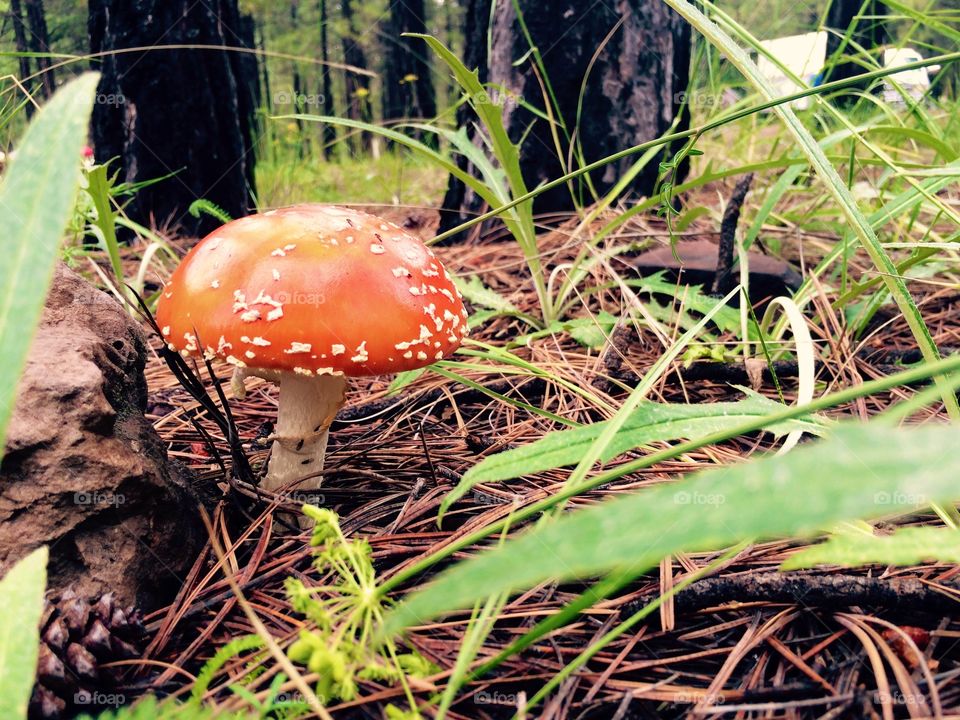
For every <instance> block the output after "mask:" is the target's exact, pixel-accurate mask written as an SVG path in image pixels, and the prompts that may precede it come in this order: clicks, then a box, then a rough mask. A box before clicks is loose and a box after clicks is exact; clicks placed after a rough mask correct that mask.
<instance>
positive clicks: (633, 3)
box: [441, 0, 690, 228]
mask: <svg viewBox="0 0 960 720" xmlns="http://www.w3.org/2000/svg"><path fill="white" fill-rule="evenodd" d="M516 5H517V6H519V8H520V10H521V12H522V13H523V19H524V22H525V24H526V26H527V29H528V30H529V33H530V36H531V39H532V41H533V44H534V45H535V46H536V47H537V48H538V49H539V52H540V54H541V56H542V60H543V65H544V70H545V71H546V75H547V77H548V78H549V81H550V83H551V85H552V87H553V91H554V93H555V97H556V105H557V107H556V110H557V113H558V115H559V117H560V118H561V119H562V120H563V122H564V124H565V126H566V132H567V137H564V135H563V133H561V143H562V145H563V147H561V152H560V153H558V150H557V148H556V144H555V142H554V140H553V137H552V135H551V130H550V127H549V125H548V123H547V122H546V121H545V120H543V119H540V118H538V117H537V116H536V115H535V114H534V113H532V112H530V111H529V110H527V109H526V108H525V107H524V104H523V103H521V100H522V101H524V103H526V104H530V105H532V106H534V107H537V108H540V109H541V110H543V109H545V108H546V107H547V102H548V101H547V100H546V99H545V97H544V91H543V89H542V88H541V84H540V81H539V80H538V78H537V73H536V72H534V69H533V56H532V55H531V54H529V53H530V43H529V42H528V40H527V39H526V38H525V37H524V33H523V31H522V29H521V27H520V22H519V20H518V18H517V14H516V11H515V4H514V3H513V2H502V3H497V5H496V9H495V11H494V13H493V17H492V19H491V25H490V28H491V30H490V31H491V33H492V35H491V38H490V48H491V53H492V54H491V55H490V57H486V56H485V55H486V53H485V52H484V57H482V58H481V76H482V75H483V65H485V66H486V72H487V73H488V78H487V79H488V81H489V82H490V83H493V84H496V85H500V86H502V87H503V89H504V91H505V92H504V93H500V94H499V102H500V103H501V104H502V106H503V115H504V123H505V125H506V127H507V131H508V133H509V134H510V137H511V138H512V139H513V141H514V142H520V141H521V140H522V142H523V145H522V148H521V165H522V169H523V173H524V177H525V180H526V183H527V186H528V187H530V188H535V187H537V186H538V185H541V184H543V183H545V182H547V181H549V180H553V179H555V178H557V177H560V176H561V175H563V174H564V173H565V172H566V171H567V169H568V167H569V164H568V153H569V146H570V140H569V138H574V142H577V143H578V145H579V148H580V150H581V152H582V155H583V159H584V161H585V162H586V163H590V162H594V161H596V160H600V159H602V158H603V157H606V156H607V155H611V154H613V153H615V152H617V151H618V150H623V149H625V148H627V147H630V146H632V145H638V144H640V143H643V142H646V141H649V140H653V139H655V138H657V137H659V136H660V135H662V134H664V133H665V132H666V131H667V130H668V129H669V128H670V126H671V124H672V123H673V122H674V120H675V119H676V118H677V115H678V114H680V113H683V115H682V116H681V117H680V120H679V123H678V127H677V129H678V130H683V129H685V128H686V127H688V126H689V114H688V112H687V110H686V107H685V106H684V105H683V104H682V103H681V101H680V100H681V93H682V92H683V91H684V90H685V89H686V87H687V81H688V77H689V66H690V27H689V25H687V24H686V23H685V22H684V21H683V20H682V19H681V18H680V16H679V15H677V14H676V13H675V12H673V11H672V10H670V9H669V8H668V7H667V6H666V5H665V4H663V3H661V2H660V1H659V0H616V2H613V3H608V4H599V5H597V4H595V3H593V2H591V1H590V0H556V1H555V2H551V3H544V2H540V0H518V1H517V3H516ZM484 10H486V11H487V12H489V4H488V2H485V1H484V0H471V7H470V8H469V9H468V12H470V13H474V14H475V17H476V15H479V16H480V17H481V18H482V16H483V12H484ZM479 19H480V18H477V19H475V20H473V22H471V21H470V20H468V25H467V28H468V37H467V52H468V54H469V53H470V51H471V48H473V52H474V53H476V52H477V51H478V48H480V49H483V50H485V48H486V45H487V43H486V38H485V37H480V38H477V37H473V36H474V35H475V34H476V33H478V32H479V33H483V32H484V28H486V27H487V25H486V22H485V21H482V22H480V23H477V20H479ZM621 22H622V25H621V26H620V27H619V28H618V29H616V31H615V32H613V33H612V35H611V37H610V38H609V40H606V39H607V36H608V34H610V33H611V31H612V30H614V28H615V27H616V26H617V24H618V23H621ZM605 40H606V43H605ZM601 47H602V50H601V51H600V53H599V55H598V56H597V58H596V61H595V63H594V64H593V66H592V68H591V67H590V64H591V58H592V56H593V54H594V53H595V52H596V51H597V49H598V48H601ZM524 58H525V59H524ZM520 60H522V62H521V63H520V64H519V65H517V61H520ZM474 62H476V59H474ZM588 71H589V73H590V76H589V79H588V80H587V82H586V94H585V96H584V98H583V102H582V105H581V103H580V90H581V86H582V84H583V79H584V76H585V75H586V74H587V72H588ZM578 108H581V110H580V113H579V117H578ZM670 152H671V149H670V148H667V149H665V151H664V153H665V156H669V154H670ZM635 160H636V158H626V159H624V160H621V161H620V162H617V163H612V164H610V165H607V166H606V167H605V168H604V169H602V170H598V171H596V172H595V173H594V174H593V175H592V176H591V181H592V184H593V187H594V188H595V189H596V191H597V192H598V193H600V194H603V193H605V192H606V191H608V190H610V189H611V188H612V187H613V186H614V185H615V184H616V183H617V182H618V181H619V179H620V178H621V177H623V175H624V174H625V173H626V171H627V170H628V169H629V168H630V167H631V166H632V164H633V163H634V162H635ZM576 165H577V163H576V161H575V162H574V167H575V166H576ZM658 174H659V168H658V163H656V162H652V163H650V164H649V165H648V166H647V168H646V169H645V170H644V171H643V172H641V173H640V174H639V175H638V177H637V178H636V179H635V180H634V182H633V183H632V185H631V186H630V188H629V192H631V193H632V194H634V195H650V194H651V193H652V191H653V189H654V187H655V185H656V182H657V178H658ZM451 183H452V185H451V192H450V193H448V204H446V208H447V209H448V210H453V212H452V213H449V214H447V215H445V217H444V221H445V222H444V225H442V226H441V227H442V228H444V227H446V228H449V227H452V226H453V224H455V223H456V222H459V221H462V220H464V219H466V218H467V217H468V216H469V215H471V214H473V213H475V212H476V211H478V210H480V209H482V208H481V206H480V203H479V201H478V200H477V199H476V198H475V197H473V196H472V194H471V193H469V192H466V191H464V190H462V189H461V190H457V189H456V188H455V187H453V181H451ZM578 192H583V195H582V200H583V201H584V202H589V201H590V200H591V198H590V196H589V194H587V193H586V191H585V190H584V188H583V186H579V188H578ZM457 194H460V196H461V197H462V198H463V199H462V200H461V201H460V202H459V203H456V204H454V203H453V202H450V201H455V200H456V197H455V196H456V195H457ZM577 199H578V198H574V197H573V196H572V193H571V191H570V189H569V188H567V187H560V188H556V189H554V190H551V191H548V192H545V193H542V194H541V195H540V196H539V197H538V198H537V200H536V201H535V203H534V209H535V211H536V212H537V213H553V212H567V211H570V210H572V209H573V208H574V207H575V206H576V200H577Z"/></svg>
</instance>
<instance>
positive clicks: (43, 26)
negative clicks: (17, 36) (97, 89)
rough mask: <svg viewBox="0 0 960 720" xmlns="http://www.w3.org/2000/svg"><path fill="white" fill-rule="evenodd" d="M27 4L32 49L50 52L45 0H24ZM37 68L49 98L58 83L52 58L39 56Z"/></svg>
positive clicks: (38, 51)
mask: <svg viewBox="0 0 960 720" xmlns="http://www.w3.org/2000/svg"><path fill="white" fill-rule="evenodd" d="M24 2H25V3H26V5H27V23H28V24H29V25H30V49H31V50H32V51H33V52H35V53H48V52H50V34H49V33H48V32H47V14H46V13H45V12H44V10H43V0H24ZM37 70H38V71H39V72H40V73H41V75H40V78H41V80H42V81H43V85H42V87H43V96H44V97H45V98H49V97H50V96H51V95H53V91H54V90H56V87H57V84H56V82H55V78H54V76H53V70H52V69H50V58H48V57H38V58H37Z"/></svg>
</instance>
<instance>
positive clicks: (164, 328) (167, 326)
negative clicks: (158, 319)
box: [160, 325, 170, 335]
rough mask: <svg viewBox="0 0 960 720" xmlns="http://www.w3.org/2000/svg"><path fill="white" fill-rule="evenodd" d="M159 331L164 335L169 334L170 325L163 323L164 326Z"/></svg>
mask: <svg viewBox="0 0 960 720" xmlns="http://www.w3.org/2000/svg"><path fill="white" fill-rule="evenodd" d="M160 332H162V333H163V334H164V335H169V334H170V326H169V325H164V326H163V327H162V328H161V329H160Z"/></svg>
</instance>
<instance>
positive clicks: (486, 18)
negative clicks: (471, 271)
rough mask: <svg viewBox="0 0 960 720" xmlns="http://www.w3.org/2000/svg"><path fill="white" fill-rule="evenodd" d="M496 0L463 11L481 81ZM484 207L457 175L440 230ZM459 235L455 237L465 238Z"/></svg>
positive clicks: (480, 0) (473, 0) (467, 119)
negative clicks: (491, 14) (491, 12)
mask: <svg viewBox="0 0 960 720" xmlns="http://www.w3.org/2000/svg"><path fill="white" fill-rule="evenodd" d="M492 7H493V5H492V0H466V5H465V6H464V12H463V18H462V21H463V64H464V65H466V66H467V68H469V69H470V70H476V71H477V77H478V78H479V79H480V82H481V83H486V82H487V81H488V80H489V76H490V72H489V67H488V65H487V31H488V29H489V25H490V9H491V8H492ZM459 96H460V92H459V89H458V87H457V86H456V84H454V87H453V97H454V98H457V97H459ZM471 116H472V111H471V110H470V108H469V107H468V106H467V104H466V103H464V104H462V105H461V106H460V107H459V108H458V109H457V127H469V126H470V123H471V122H472V121H473V118H472V117H471ZM455 160H456V162H457V166H458V167H459V168H460V169H461V170H464V171H466V172H470V170H471V163H469V162H468V161H467V159H466V158H465V157H464V156H463V155H457V156H456V157H455ZM482 209H483V202H482V200H481V199H480V198H479V197H478V196H477V195H476V193H473V192H469V189H468V188H467V186H466V185H464V184H463V183H462V182H460V181H458V180H457V179H456V178H454V177H453V176H451V177H450V180H449V181H448V183H447V194H446V195H445V196H444V198H443V206H442V207H441V209H440V227H439V232H446V231H447V230H450V229H452V228H455V227H456V226H457V225H459V224H460V223H462V222H464V221H466V220H469V219H470V217H471V216H473V215H475V214H476V213H477V212H479V211H480V210H482ZM463 238H464V236H458V237H456V238H453V239H463Z"/></svg>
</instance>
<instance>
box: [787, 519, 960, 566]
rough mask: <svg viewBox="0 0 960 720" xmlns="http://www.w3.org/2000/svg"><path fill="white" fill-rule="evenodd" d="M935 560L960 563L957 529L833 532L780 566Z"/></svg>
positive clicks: (897, 563) (922, 528)
mask: <svg viewBox="0 0 960 720" xmlns="http://www.w3.org/2000/svg"><path fill="white" fill-rule="evenodd" d="M930 561H939V562H947V563H960V533H958V532H956V531H954V530H951V529H949V528H942V527H911V528H904V529H903V530H898V531H897V532H895V533H893V534H892V535H864V534H860V533H857V534H850V535H835V536H833V537H831V538H829V539H828V540H827V541H826V542H823V543H820V544H819V545H814V546H813V547H810V548H807V549H805V550H801V551H800V552H798V553H797V554H795V555H792V556H791V557H790V559H789V560H787V561H786V562H785V563H783V566H782V567H783V569H784V570H799V569H801V568H811V567H814V566H815V565H840V566H843V567H858V566H860V565H900V566H908V565H919V564H921V563H925V562H930Z"/></svg>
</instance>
